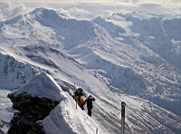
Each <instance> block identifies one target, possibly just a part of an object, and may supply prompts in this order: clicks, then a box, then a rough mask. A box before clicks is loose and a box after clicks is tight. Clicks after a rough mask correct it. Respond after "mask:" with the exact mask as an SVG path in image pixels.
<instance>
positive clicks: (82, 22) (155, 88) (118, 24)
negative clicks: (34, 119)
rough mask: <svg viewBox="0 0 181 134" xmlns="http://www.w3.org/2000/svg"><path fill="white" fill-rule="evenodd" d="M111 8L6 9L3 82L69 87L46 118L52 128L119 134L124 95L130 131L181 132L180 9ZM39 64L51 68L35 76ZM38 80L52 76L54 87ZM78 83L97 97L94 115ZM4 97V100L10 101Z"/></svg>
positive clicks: (0, 36) (1, 39) (50, 133)
mask: <svg viewBox="0 0 181 134" xmlns="http://www.w3.org/2000/svg"><path fill="white" fill-rule="evenodd" d="M99 6H100V5H99ZM6 8H8V7H6ZM105 8H106V7H104V8H101V7H100V8H98V7H96V6H95V7H92V6H90V7H87V9H86V7H82V8H81V6H78V7H77V8H76V7H74V8H66V9H53V8H47V7H46V8H32V9H31V10H30V11H29V12H28V13H26V12H24V13H22V12H21V13H19V11H20V10H18V12H17V14H16V13H15V11H14V13H15V14H16V15H12V16H11V17H9V16H8V15H6V14H5V15H3V14H4V12H2V11H1V10H0V12H1V14H2V15H1V16H6V17H3V19H1V21H0V89H6V90H8V91H9V92H11V91H12V90H14V89H20V90H18V91H17V92H21V91H26V92H27V93H30V94H32V95H33V96H39V97H50V99H52V98H57V99H60V98H59V95H60V96H62V95H63V96H64V97H63V98H64V99H63V100H61V101H60V104H59V105H58V106H57V107H56V108H55V109H53V110H52V111H51V113H50V114H49V116H47V117H46V118H45V119H44V120H43V127H44V129H45V132H46V133H47V134H57V133H59V132H60V133H64V134H71V133H72V134H74V133H77V134H95V133H96V130H97V129H98V131H99V134H120V132H121V131H120V129H121V124H120V105H121V101H125V102H126V103H127V107H126V127H125V129H126V130H125V133H126V134H131V133H132V134H158V133H162V134H180V133H181V107H180V104H181V58H180V57H181V28H180V25H181V13H180V10H177V9H165V8H162V7H160V6H158V5H144V6H141V5H139V6H136V7H125V6H121V7H117V8H116V9H114V8H111V7H107V8H106V9H105ZM96 9H97V10H96ZM148 9H149V10H148ZM151 9H153V10H151ZM8 10H10V9H8ZM8 10H7V11H8ZM99 13H100V14H99ZM41 72H44V73H45V74H46V75H44V76H42V77H36V76H37V75H38V74H39V73H41ZM36 81H43V82H44V83H46V84H48V83H50V85H51V86H50V87H51V89H52V91H49V90H50V88H48V89H47V91H45V89H41V88H38V87H36V86H35V85H34V83H35V84H36ZM32 83H33V84H32ZM65 83H67V84H65ZM25 85H30V86H28V89H27V88H26V89H24V88H23V87H24V86H25ZM37 85H39V84H38V83H37ZM39 86H40V87H41V84H40V85H39ZM74 86H75V87H82V88H83V89H85V91H86V93H87V94H92V95H94V96H95V97H96V102H95V105H94V109H93V117H92V118H90V117H88V116H87V114H86V111H81V110H80V109H79V108H78V109H76V105H75V102H74V100H73V99H72V97H71V93H72V92H73V91H74V90H73V88H72V87H74ZM61 87H66V90H65V89H64V90H63V89H62V88H61ZM15 91H16V90H15ZM1 92H2V94H4V93H5V91H4V90H1ZM49 92H50V94H49ZM1 98H3V97H1ZM1 98H0V100H1ZM6 100H7V99H6V98H3V99H2V100H1V102H0V105H4V104H6V103H8V105H7V106H8V108H10V107H11V104H10V102H8V100H7V102H6ZM0 110H1V109H0ZM4 110H8V109H7V107H4V108H2V110H1V111H2V112H1V111H0V120H3V119H4V118H5V117H7V114H1V113H3V111H4ZM4 113H6V112H4ZM7 118H8V119H9V118H10V116H8V117H7ZM7 118H6V119H7ZM0 127H1V126H0ZM2 130H3V131H4V132H6V130H4V129H2Z"/></svg>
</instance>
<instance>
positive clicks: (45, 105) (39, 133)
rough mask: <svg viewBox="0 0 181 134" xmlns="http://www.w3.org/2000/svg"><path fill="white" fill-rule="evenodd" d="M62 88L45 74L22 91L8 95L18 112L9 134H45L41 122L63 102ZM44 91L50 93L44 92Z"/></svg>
mask: <svg viewBox="0 0 181 134" xmlns="http://www.w3.org/2000/svg"><path fill="white" fill-rule="evenodd" d="M60 89H61V88H60V87H58V85H56V83H54V81H53V79H51V77H50V76H49V75H47V74H45V73H42V74H39V75H37V76H36V77H35V78H34V79H32V80H31V81H30V82H29V83H28V84H26V85H25V86H24V87H22V88H21V89H19V90H17V91H15V92H13V93H11V94H9V95H8V97H9V98H10V100H11V101H12V103H13V108H14V109H15V110H17V112H16V113H15V114H14V117H13V119H12V120H11V128H10V129H9V131H8V134H45V132H44V131H43V127H42V125H41V120H43V119H44V118H45V117H46V116H48V115H49V113H50V111H51V110H52V109H54V108H55V107H56V106H57V105H58V104H59V101H60V100H61V97H60V94H59V92H60ZM44 90H45V91H46V92H47V91H48V90H50V92H48V94H46V92H44Z"/></svg>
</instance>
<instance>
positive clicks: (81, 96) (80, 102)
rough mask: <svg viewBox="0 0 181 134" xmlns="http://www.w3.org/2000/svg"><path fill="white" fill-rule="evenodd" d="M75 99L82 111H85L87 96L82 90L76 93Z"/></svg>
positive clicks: (79, 89)
mask: <svg viewBox="0 0 181 134" xmlns="http://www.w3.org/2000/svg"><path fill="white" fill-rule="evenodd" d="M74 99H75V100H76V103H78V105H79V106H80V108H81V109H82V110H84V105H85V100H86V94H85V92H84V91H83V89H82V88H78V89H77V90H76V91H75V92H74Z"/></svg>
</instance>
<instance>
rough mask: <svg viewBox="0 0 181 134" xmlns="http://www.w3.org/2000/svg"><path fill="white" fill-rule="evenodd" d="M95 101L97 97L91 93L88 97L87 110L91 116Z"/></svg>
mask: <svg viewBox="0 0 181 134" xmlns="http://www.w3.org/2000/svg"><path fill="white" fill-rule="evenodd" d="M93 101H95V98H94V97H93V96H92V95H89V97H88V98H87V99H86V102H87V111H88V115H89V116H92V108H93V104H92V102H93Z"/></svg>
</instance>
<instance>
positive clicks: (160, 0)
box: [0, 0, 181, 6]
mask: <svg viewBox="0 0 181 134" xmlns="http://www.w3.org/2000/svg"><path fill="white" fill-rule="evenodd" d="M1 1H3V2H4V1H5V2H22V3H26V2H28V3H46V4H48V3H78V2H86V3H96V2H98V3H104V4H105V3H108V4H110V3H112V4H118V3H119V4H122V3H126V4H140V3H141V4H142V3H155V4H161V5H166V6H177V5H181V0H0V2H1Z"/></svg>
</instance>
